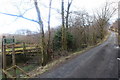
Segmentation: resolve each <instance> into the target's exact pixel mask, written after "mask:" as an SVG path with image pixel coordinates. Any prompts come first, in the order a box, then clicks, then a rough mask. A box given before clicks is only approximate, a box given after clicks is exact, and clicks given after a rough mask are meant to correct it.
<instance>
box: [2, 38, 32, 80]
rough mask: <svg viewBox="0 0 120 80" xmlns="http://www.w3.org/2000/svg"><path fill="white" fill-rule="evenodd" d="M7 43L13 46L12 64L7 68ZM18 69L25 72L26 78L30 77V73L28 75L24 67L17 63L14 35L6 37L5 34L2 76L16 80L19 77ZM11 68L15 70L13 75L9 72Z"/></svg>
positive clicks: (3, 39)
mask: <svg viewBox="0 0 120 80" xmlns="http://www.w3.org/2000/svg"><path fill="white" fill-rule="evenodd" d="M7 45H11V46H12V54H11V55H12V66H11V67H10V68H7V66H6V46H7ZM16 69H18V70H20V71H21V72H22V73H23V75H25V77H24V78H30V75H28V74H27V73H26V72H25V71H24V70H23V69H21V68H20V67H19V66H17V65H16V60H15V38H14V36H13V37H12V38H6V37H5V36H3V37H2V78H12V79H14V80H15V79H16V78H17V74H16ZM9 70H13V74H12V75H11V74H10V73H9ZM22 78H23V77H22Z"/></svg>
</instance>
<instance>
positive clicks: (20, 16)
mask: <svg viewBox="0 0 120 80" xmlns="http://www.w3.org/2000/svg"><path fill="white" fill-rule="evenodd" d="M0 14H4V15H9V16H15V17H19V18H23V19H26V20H29V21H32V22H36V23H38V21H36V20H34V19H29V18H26V17H24V16H23V15H15V14H9V13H3V12H0Z"/></svg>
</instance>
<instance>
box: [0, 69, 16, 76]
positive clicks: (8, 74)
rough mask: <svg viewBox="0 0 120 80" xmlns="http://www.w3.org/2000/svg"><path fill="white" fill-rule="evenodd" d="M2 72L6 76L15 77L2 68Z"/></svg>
mask: <svg viewBox="0 0 120 80" xmlns="http://www.w3.org/2000/svg"><path fill="white" fill-rule="evenodd" d="M2 71H3V73H5V74H6V75H7V76H8V78H16V77H13V76H12V75H11V74H10V73H8V72H7V71H5V70H4V69H2Z"/></svg>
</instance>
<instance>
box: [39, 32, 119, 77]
mask: <svg viewBox="0 0 120 80" xmlns="http://www.w3.org/2000/svg"><path fill="white" fill-rule="evenodd" d="M116 42H117V38H116V35H115V33H113V32H112V33H111V35H110V37H109V39H108V40H107V41H106V42H104V43H103V44H101V45H100V46H98V47H95V48H93V49H91V50H89V51H88V52H85V53H84V54H81V55H79V56H77V57H76V58H74V59H72V60H70V61H68V62H67V63H65V64H62V65H60V66H59V67H57V68H55V69H52V70H50V71H48V72H46V73H43V74H42V75H40V76H39V77H40V78H118V60H117V57H118V48H117V47H116Z"/></svg>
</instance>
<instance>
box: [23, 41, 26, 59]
mask: <svg viewBox="0 0 120 80" xmlns="http://www.w3.org/2000/svg"><path fill="white" fill-rule="evenodd" d="M25 50H26V47H25V42H23V54H24V55H25V57H26V52H25Z"/></svg>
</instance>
